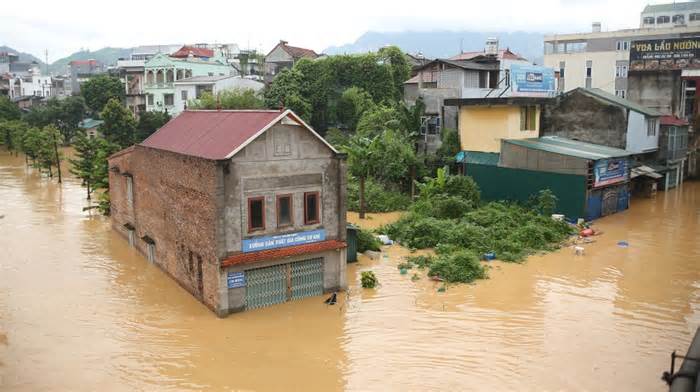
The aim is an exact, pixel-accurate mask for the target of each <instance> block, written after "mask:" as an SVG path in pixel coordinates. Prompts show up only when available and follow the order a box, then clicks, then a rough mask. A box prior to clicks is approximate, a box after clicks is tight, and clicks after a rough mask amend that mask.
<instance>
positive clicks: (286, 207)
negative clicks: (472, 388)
mask: <svg viewBox="0 0 700 392" xmlns="http://www.w3.org/2000/svg"><path fill="white" fill-rule="evenodd" d="M292 211H293V209H292V195H278V196H277V226H278V227H284V226H290V225H292V223H294V218H293V216H292Z"/></svg>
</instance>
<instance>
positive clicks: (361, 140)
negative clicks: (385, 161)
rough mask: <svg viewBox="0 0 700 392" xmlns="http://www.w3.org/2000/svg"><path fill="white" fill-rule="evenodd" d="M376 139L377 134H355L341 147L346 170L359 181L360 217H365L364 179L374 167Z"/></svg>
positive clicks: (377, 138)
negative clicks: (346, 166)
mask: <svg viewBox="0 0 700 392" xmlns="http://www.w3.org/2000/svg"><path fill="white" fill-rule="evenodd" d="M378 140H379V137H378V136H375V137H373V138H369V137H365V136H361V135H355V136H353V137H352V138H350V140H349V141H348V143H347V144H346V145H345V146H343V148H342V150H343V151H344V152H345V153H347V154H348V171H349V172H350V174H351V175H352V176H354V177H355V178H357V179H358V181H359V182H360V211H359V215H360V219H364V218H365V210H366V208H365V180H366V179H367V177H368V176H369V175H370V173H371V172H372V169H373V168H374V165H373V164H372V163H373V158H374V154H375V150H376V145H377V141H378Z"/></svg>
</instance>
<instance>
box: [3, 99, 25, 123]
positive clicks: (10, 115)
mask: <svg viewBox="0 0 700 392" xmlns="http://www.w3.org/2000/svg"><path fill="white" fill-rule="evenodd" d="M21 117H22V112H21V111H20V110H19V107H17V105H15V104H14V103H13V102H12V101H10V99H9V98H8V97H6V96H0V121H2V120H19V119H20V118H21Z"/></svg>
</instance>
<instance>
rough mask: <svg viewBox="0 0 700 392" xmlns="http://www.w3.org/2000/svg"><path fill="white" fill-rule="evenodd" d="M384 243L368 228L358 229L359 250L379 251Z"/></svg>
mask: <svg viewBox="0 0 700 392" xmlns="http://www.w3.org/2000/svg"><path fill="white" fill-rule="evenodd" d="M381 246H382V243H381V242H380V241H379V239H377V237H375V236H374V234H372V233H371V232H369V231H367V230H362V229H357V251H358V252H359V253H363V252H365V251H367V250H373V251H378V250H380V249H381Z"/></svg>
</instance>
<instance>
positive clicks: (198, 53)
mask: <svg viewBox="0 0 700 392" xmlns="http://www.w3.org/2000/svg"><path fill="white" fill-rule="evenodd" d="M193 49H196V50H193ZM178 52H180V53H177V52H176V54H177V57H173V56H170V55H167V54H163V53H159V54H157V55H155V56H153V57H152V58H151V59H149V60H147V61H146V62H145V63H144V82H145V84H144V87H143V92H144V95H145V97H146V110H148V111H167V112H168V113H173V112H174V111H175V110H176V109H175V82H177V81H178V80H182V79H185V78H191V77H193V76H230V75H236V73H237V72H236V69H235V68H233V67H232V66H231V65H230V64H228V63H227V62H226V61H225V59H223V58H221V57H218V56H216V55H215V53H213V51H212V50H209V49H203V48H191V49H188V47H186V46H185V47H183V48H182V49H181V50H180V51H178ZM185 52H186V55H185ZM208 55H211V56H212V57H209V56H208Z"/></svg>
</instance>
